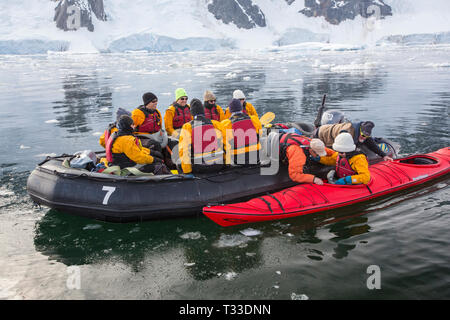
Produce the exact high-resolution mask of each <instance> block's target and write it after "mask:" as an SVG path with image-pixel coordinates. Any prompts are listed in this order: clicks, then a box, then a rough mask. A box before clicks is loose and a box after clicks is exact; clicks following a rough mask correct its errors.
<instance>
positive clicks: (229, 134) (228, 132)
mask: <svg viewBox="0 0 450 320" xmlns="http://www.w3.org/2000/svg"><path fill="white" fill-rule="evenodd" d="M250 119H251V120H252V123H253V126H254V127H255V129H256V134H259V132H260V130H261V129H262V125H261V122H260V121H259V119H258V116H250ZM220 124H221V125H222V127H223V129H224V130H225V137H226V141H227V143H228V144H229V145H230V151H231V146H232V145H234V141H233V140H234V134H233V123H232V122H231V120H230V119H225V120H223V121H222V122H221V123H220ZM259 149H261V144H260V143H258V145H257V146H253V147H245V153H248V152H251V151H256V150H259ZM233 153H234V154H237V153H238V152H237V150H233Z"/></svg>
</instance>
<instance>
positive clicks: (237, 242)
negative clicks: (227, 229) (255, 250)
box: [214, 234, 250, 248]
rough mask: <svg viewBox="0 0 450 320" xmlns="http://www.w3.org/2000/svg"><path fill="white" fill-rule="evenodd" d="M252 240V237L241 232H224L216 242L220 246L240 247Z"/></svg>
mask: <svg viewBox="0 0 450 320" xmlns="http://www.w3.org/2000/svg"><path fill="white" fill-rule="evenodd" d="M249 241H250V238H249V237H247V236H244V235H240V234H230V235H229V234H222V235H221V236H220V239H219V240H218V241H217V242H216V243H215V244H214V245H215V246H216V247H218V248H228V247H239V246H242V245H244V244H246V243H247V242H249Z"/></svg>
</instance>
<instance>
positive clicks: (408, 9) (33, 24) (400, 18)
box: [0, 0, 450, 53]
mask: <svg viewBox="0 0 450 320" xmlns="http://www.w3.org/2000/svg"><path fill="white" fill-rule="evenodd" d="M211 1H212V0H151V1H149V0H133V1H129V0H104V7H105V13H106V15H107V21H99V20H97V19H96V17H95V16H93V21H92V22H93V24H94V27H95V31H94V32H89V31H88V30H87V29H85V28H81V29H79V30H77V31H67V32H64V31H62V30H60V29H57V28H56V25H55V22H54V21H53V17H54V14H55V7H56V3H55V2H54V1H50V0H16V1H8V0H0V30H1V33H0V53H45V52H46V46H47V49H48V50H65V49H68V50H69V51H71V52H99V51H125V50H147V51H183V50H216V49H223V48H235V47H238V48H244V49H248V48H266V47H270V46H273V45H286V44H294V43H300V42H330V43H336V44H350V45H374V44H375V43H376V42H377V41H379V40H380V39H382V38H385V37H387V36H390V35H408V34H421V33H429V34H433V33H439V32H448V31H450V10H449V4H448V0H433V1H429V0H384V2H385V3H386V4H388V5H390V6H391V7H392V14H393V15H392V16H389V17H386V18H385V19H380V20H376V19H375V18H371V19H365V18H362V17H360V16H358V17H356V18H355V19H354V20H346V21H343V22H342V23H340V24H339V25H331V24H330V23H328V22H327V21H326V20H325V19H324V18H323V17H312V18H308V17H306V16H305V15H303V14H301V13H299V11H300V10H302V9H303V8H304V7H305V6H304V1H303V0H295V1H293V2H291V1H289V2H291V4H290V5H289V4H288V1H286V0H253V1H252V3H253V4H254V5H257V6H258V7H259V8H260V9H261V11H262V12H263V13H264V16H265V21H266V26H265V27H256V28H253V29H239V28H238V27H237V26H236V25H235V24H232V23H229V24H225V23H223V22H222V21H221V20H217V19H216V18H215V17H214V15H213V14H212V13H211V12H209V11H208V4H210V3H211ZM24 8H26V9H24ZM149 39H153V40H154V41H153V42H151V41H150V43H149ZM155 39H156V40H155ZM30 40H39V41H40V42H38V43H39V44H40V45H39V46H36V48H35V50H34V51H33V46H32V45H30V43H31V44H32V43H33V42H30ZM35 43H37V42H35ZM12 48H14V50H12ZM8 50H9V51H8Z"/></svg>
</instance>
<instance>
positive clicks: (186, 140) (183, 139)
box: [178, 120, 231, 173]
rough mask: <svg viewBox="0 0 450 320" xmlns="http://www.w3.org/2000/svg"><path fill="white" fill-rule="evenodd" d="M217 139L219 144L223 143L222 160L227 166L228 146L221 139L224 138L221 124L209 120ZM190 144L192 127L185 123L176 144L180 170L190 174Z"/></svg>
mask: <svg viewBox="0 0 450 320" xmlns="http://www.w3.org/2000/svg"><path fill="white" fill-rule="evenodd" d="M211 122H212V124H213V126H214V129H215V132H216V136H217V139H218V140H219V144H220V143H223V148H224V160H225V163H226V164H229V163H230V162H231V161H230V149H231V147H230V145H229V143H228V141H226V140H225V139H223V137H225V130H224V128H223V127H222V125H221V123H220V122H218V121H215V120H211ZM191 144H192V125H191V123H190V122H187V123H185V124H184V125H183V127H182V128H181V133H180V139H179V142H178V154H179V156H180V159H181V168H182V169H183V172H184V173H190V172H192V163H191Z"/></svg>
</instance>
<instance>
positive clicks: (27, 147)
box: [20, 144, 31, 149]
mask: <svg viewBox="0 0 450 320" xmlns="http://www.w3.org/2000/svg"><path fill="white" fill-rule="evenodd" d="M30 148H31V147H29V146H25V145H23V144H21V145H20V149H30Z"/></svg>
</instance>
